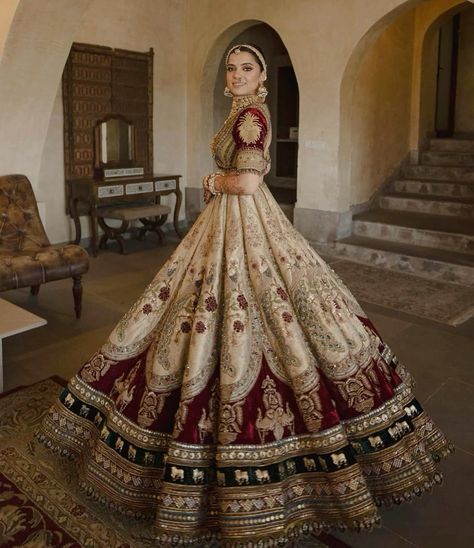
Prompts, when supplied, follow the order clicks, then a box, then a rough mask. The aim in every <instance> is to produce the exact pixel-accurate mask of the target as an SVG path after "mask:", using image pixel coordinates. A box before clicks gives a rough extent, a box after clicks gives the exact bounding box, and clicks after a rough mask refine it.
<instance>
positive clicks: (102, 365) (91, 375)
mask: <svg viewBox="0 0 474 548" xmlns="http://www.w3.org/2000/svg"><path fill="white" fill-rule="evenodd" d="M115 363H117V362H115V361H113V360H109V359H107V358H106V357H105V356H104V355H103V354H101V353H100V352H99V353H97V354H95V355H94V356H92V358H91V360H90V361H89V362H88V363H86V364H85V365H84V367H83V368H82V369H81V372H80V375H81V378H82V379H84V380H85V381H86V382H95V381H98V380H99V379H100V378H101V377H103V376H104V375H105V374H106V373H107V371H108V370H109V369H110V366H111V365H113V364H115Z"/></svg>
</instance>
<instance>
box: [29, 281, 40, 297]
mask: <svg viewBox="0 0 474 548" xmlns="http://www.w3.org/2000/svg"><path fill="white" fill-rule="evenodd" d="M39 291H40V286H39V284H38V285H32V286H31V289H30V292H31V294H32V295H34V296H35V297H36V295H38V293H39Z"/></svg>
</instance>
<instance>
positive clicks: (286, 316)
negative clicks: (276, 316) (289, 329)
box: [281, 312, 293, 323]
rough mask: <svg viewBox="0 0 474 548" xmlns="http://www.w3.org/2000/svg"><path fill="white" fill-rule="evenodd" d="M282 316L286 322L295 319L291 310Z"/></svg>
mask: <svg viewBox="0 0 474 548" xmlns="http://www.w3.org/2000/svg"><path fill="white" fill-rule="evenodd" d="M281 317H282V318H283V319H284V320H285V322H286V323H291V322H292V321H293V316H292V315H291V314H290V313H289V312H283V313H282V315H281Z"/></svg>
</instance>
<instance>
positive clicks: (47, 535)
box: [0, 378, 347, 548]
mask: <svg viewBox="0 0 474 548" xmlns="http://www.w3.org/2000/svg"><path fill="white" fill-rule="evenodd" d="M63 384H64V381H61V379H58V378H50V379H47V380H45V381H41V382H39V383H37V384H34V385H31V386H28V387H25V388H20V389H17V390H14V391H12V392H10V393H6V394H4V395H2V396H1V400H0V401H1V404H0V546H2V547H4V548H20V547H23V548H26V547H28V548H50V547H51V548H52V547H55V548H57V547H62V548H81V547H92V548H102V547H103V548H142V547H149V546H157V544H155V543H154V539H153V534H152V530H151V526H150V524H149V523H144V522H140V521H136V520H128V519H126V518H124V517H123V516H118V515H115V514H113V513H111V512H109V511H108V510H106V509H105V508H104V507H103V506H101V505H100V504H99V503H96V502H94V501H92V500H90V499H88V498H87V497H86V496H85V495H84V494H83V493H81V492H79V491H78V490H77V489H75V479H74V465H73V464H72V463H70V462H67V461H65V460H61V463H62V464H61V466H58V465H57V460H56V457H52V455H51V453H50V452H48V451H47V450H46V449H44V448H43V447H42V446H41V445H39V444H38V443H37V442H36V441H34V440H33V437H32V433H33V431H34V430H35V428H36V426H37V424H38V422H39V421H40V419H41V416H42V414H43V413H44V412H45V410H46V409H47V408H48V407H49V405H50V402H51V401H52V399H53V398H54V397H55V396H56V394H58V393H59V392H60V391H61V387H62V385H63ZM218 546H219V544H217V543H214V544H209V545H208V547H207V548H218ZM325 546H330V547H332V548H343V547H346V546H347V545H346V544H345V543H343V542H341V541H339V540H337V539H335V538H334V537H331V536H330V535H325V534H323V535H321V537H319V538H318V539H316V537H314V536H309V537H307V538H304V539H301V540H299V541H298V542H297V543H295V544H293V548H317V547H325ZM201 548H205V547H204V546H201Z"/></svg>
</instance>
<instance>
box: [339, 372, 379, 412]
mask: <svg viewBox="0 0 474 548" xmlns="http://www.w3.org/2000/svg"><path fill="white" fill-rule="evenodd" d="M335 384H336V386H337V388H338V389H339V392H340V393H341V395H342V397H343V398H344V399H345V400H346V401H347V404H348V405H349V407H353V408H354V409H355V410H356V411H359V412H360V413H367V412H368V411H370V410H371V409H372V407H373V406H374V393H373V392H372V390H371V384H370V382H369V380H368V379H367V377H366V376H365V375H364V373H363V372H362V371H361V372H359V373H357V374H356V375H355V376H354V377H351V378H349V379H346V380H345V381H342V382H337V381H336V382H335Z"/></svg>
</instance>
